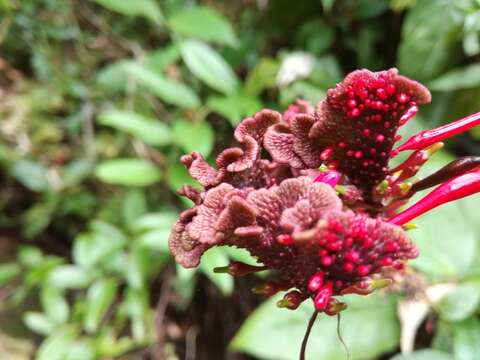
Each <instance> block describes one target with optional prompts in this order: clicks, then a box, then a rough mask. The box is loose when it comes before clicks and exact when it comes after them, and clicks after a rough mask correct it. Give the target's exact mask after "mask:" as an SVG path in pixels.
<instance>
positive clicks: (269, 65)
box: [245, 57, 280, 96]
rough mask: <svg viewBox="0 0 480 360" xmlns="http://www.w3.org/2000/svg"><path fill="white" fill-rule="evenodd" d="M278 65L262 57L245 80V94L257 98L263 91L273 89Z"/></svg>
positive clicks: (274, 61) (273, 60)
mask: <svg viewBox="0 0 480 360" xmlns="http://www.w3.org/2000/svg"><path fill="white" fill-rule="evenodd" d="M279 68H280V64H279V62H278V61H277V60H275V59H272V58H269V57H264V58H261V59H260V61H259V62H258V63H257V64H256V65H255V67H254V68H253V69H252V71H250V72H249V73H248V76H247V79H246V80H245V93H246V94H248V95H252V96H258V95H260V94H261V92H262V91H263V90H265V89H266V88H269V87H273V86H275V84H276V81H277V72H278V69H279Z"/></svg>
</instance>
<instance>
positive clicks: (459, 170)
mask: <svg viewBox="0 0 480 360" xmlns="http://www.w3.org/2000/svg"><path fill="white" fill-rule="evenodd" d="M429 101H430V93H429V92H428V90H427V89H426V88H425V87H424V86H423V85H421V84H419V83H418V82H415V81H412V80H410V79H407V78H405V77H403V76H400V75H398V72H397V70H396V69H391V70H388V71H381V72H377V73H373V72H370V71H368V70H359V71H355V72H353V73H351V74H349V75H348V76H347V77H346V78H345V80H344V81H343V82H342V83H341V84H338V85H337V86H336V88H335V89H331V90H329V91H328V95H327V98H326V99H325V100H323V101H321V102H320V103H319V104H318V105H317V107H316V110H315V111H313V110H312V108H311V107H310V106H309V105H308V104H307V103H305V102H297V103H296V104H294V105H292V106H290V107H289V109H288V110H287V111H286V112H285V113H284V114H283V116H282V115H281V114H279V113H277V112H275V111H271V110H262V111H261V112H259V113H257V114H256V115H255V116H254V117H252V118H247V119H245V120H243V121H242V122H241V123H240V124H239V125H238V127H237V128H236V130H235V133H234V138H235V140H236V142H237V144H238V147H232V148H228V149H226V150H224V151H223V152H221V153H220V155H219V156H218V157H217V159H216V168H214V167H212V166H210V165H209V164H208V163H207V162H206V161H205V160H204V159H203V158H202V156H201V155H200V154H198V153H193V154H191V155H187V156H184V157H182V159H181V160H182V162H183V163H184V164H185V166H186V167H187V168H188V170H189V172H190V174H191V175H192V177H193V178H195V179H197V180H198V182H199V183H200V184H201V185H202V186H203V189H201V190H199V189H196V188H195V187H192V186H184V187H183V188H182V189H181V190H180V193H181V194H182V195H184V196H187V197H189V198H190V199H192V201H193V202H194V203H195V206H194V207H193V208H192V209H189V210H186V211H184V212H183V213H182V214H181V216H180V219H179V220H178V222H177V223H176V224H175V226H174V228H173V231H172V235H171V237H170V242H169V243H170V249H171V252H172V253H173V255H174V256H175V260H176V261H177V262H178V263H180V264H181V265H183V266H185V267H194V266H197V265H198V263H199V261H200V258H201V256H202V254H203V252H205V251H206V250H207V249H209V248H210V247H212V246H219V245H227V246H236V247H239V248H245V249H247V250H248V251H249V252H250V253H251V254H252V255H253V256H254V257H256V259H257V260H258V262H259V263H260V264H261V265H260V266H252V265H246V264H240V263H237V262H235V263H232V264H231V265H229V266H226V267H224V268H218V269H217V270H216V271H217V272H228V273H230V274H232V275H234V276H241V275H245V274H248V273H251V272H256V271H262V270H266V269H268V270H272V278H271V280H270V281H268V282H267V283H266V284H265V285H263V286H260V287H257V288H255V289H254V290H255V291H256V292H260V293H265V294H267V295H273V294H275V293H277V292H279V291H286V290H289V289H293V290H290V291H289V292H288V293H287V294H286V295H285V296H284V298H283V300H281V301H279V303H278V306H280V307H286V308H289V309H295V308H297V307H298V306H299V304H300V303H301V302H302V301H304V300H305V299H307V298H311V299H312V300H313V303H314V306H315V308H316V309H317V310H318V311H323V312H325V313H326V314H328V315H334V314H336V313H338V312H339V311H341V310H343V309H344V308H345V305H344V304H343V303H341V302H340V301H339V300H338V299H336V297H337V296H341V295H343V294H347V293H357V294H368V293H370V292H372V291H373V290H375V289H378V288H381V287H384V286H387V285H388V284H389V283H390V282H391V281H390V280H389V279H388V277H387V278H386V276H387V275H386V274H387V273H388V272H386V271H385V270H386V269H388V270H389V272H391V271H392V269H401V268H403V264H404V262H405V261H407V260H409V259H412V258H415V257H416V256H417V255H418V251H417V249H416V247H415V246H414V245H413V244H412V242H411V241H410V240H409V239H408V237H407V235H406V233H405V231H404V229H403V228H402V225H404V224H405V223H406V222H408V221H410V220H411V219H413V218H414V217H416V216H419V215H420V214H422V213H424V212H426V211H428V210H430V209H432V208H434V207H436V206H439V205H440V204H442V203H445V202H447V201H453V200H456V199H458V198H461V197H464V196H467V195H470V194H473V193H475V192H478V191H480V169H479V168H478V167H479V164H480V159H479V158H478V157H468V158H463V159H459V160H457V161H455V162H452V163H451V164H449V165H447V166H446V167H444V168H443V169H441V170H440V171H438V172H437V173H435V174H433V175H431V176H430V177H427V178H425V179H424V180H420V181H418V182H416V183H412V182H410V181H409V179H411V178H412V177H413V176H415V175H416V174H417V172H418V170H419V168H420V167H421V166H422V165H423V164H424V163H425V162H426V161H427V160H428V159H429V157H430V156H432V155H433V153H434V152H435V151H437V150H438V149H440V148H441V146H442V144H441V143H438V141H440V140H443V139H445V138H447V137H448V136H451V135H454V134H457V133H459V132H460V131H465V130H467V129H469V128H471V127H472V126H475V125H477V124H478V121H479V118H480V115H479V114H475V115H472V116H470V117H467V118H465V119H462V120H459V121H458V122H455V123H452V124H449V125H446V126H443V127H440V128H438V129H435V130H430V131H425V132H422V133H420V134H419V135H416V136H414V137H412V138H411V139H410V140H408V141H407V142H406V143H405V144H403V145H401V146H400V147H399V148H398V149H393V146H394V144H395V142H397V141H398V140H399V136H398V135H397V130H398V128H399V127H400V126H402V125H403V124H405V123H406V122H407V121H408V120H409V119H411V118H412V117H413V116H414V115H415V113H416V112H417V111H418V106H419V105H421V104H424V103H428V102H429ZM264 150H266V151H264ZM404 150H415V152H414V153H412V155H411V156H410V157H409V158H408V159H407V160H406V161H405V162H404V163H403V164H401V165H399V166H397V167H396V168H393V169H389V167H388V162H389V160H390V158H391V157H392V156H393V155H395V154H396V153H398V151H404ZM267 152H268V155H267ZM438 184H440V185H439V186H438V187H437V188H436V189H435V190H434V191H432V193H431V194H429V195H427V196H426V197H425V198H424V199H422V200H421V201H420V202H418V203H417V204H415V205H413V206H412V207H410V208H408V209H407V210H405V211H404V212H401V213H399V214H397V215H396V213H397V209H398V208H399V207H400V206H403V205H404V204H405V203H406V202H407V201H408V199H409V198H410V197H411V196H412V195H413V194H414V193H415V192H416V191H419V190H423V189H425V188H428V187H431V186H434V185H438ZM386 219H390V220H386Z"/></svg>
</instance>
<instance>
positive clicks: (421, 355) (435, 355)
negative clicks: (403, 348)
mask: <svg viewBox="0 0 480 360" xmlns="http://www.w3.org/2000/svg"><path fill="white" fill-rule="evenodd" d="M391 360H453V356H451V355H450V354H447V353H445V352H442V351H438V350H433V349H426V350H419V351H415V352H414V353H412V354H410V355H397V356H394V357H392V359H391Z"/></svg>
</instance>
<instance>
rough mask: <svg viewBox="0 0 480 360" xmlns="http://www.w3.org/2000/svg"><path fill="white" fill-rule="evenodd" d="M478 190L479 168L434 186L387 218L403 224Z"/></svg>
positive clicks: (392, 221) (479, 188) (479, 180)
mask: <svg viewBox="0 0 480 360" xmlns="http://www.w3.org/2000/svg"><path fill="white" fill-rule="evenodd" d="M477 192H480V169H476V170H474V171H472V172H469V173H466V174H463V175H460V176H458V177H456V178H454V179H452V180H449V181H447V182H445V183H443V184H442V185H440V186H438V187H436V188H435V189H434V190H433V191H432V192H431V193H430V194H428V195H427V196H425V197H424V198H423V199H421V200H420V201H418V202H417V203H415V204H413V205H412V206H410V207H409V208H408V209H406V210H404V211H402V212H401V213H399V214H397V215H395V216H394V217H393V218H391V219H390V220H388V222H389V223H391V224H395V225H403V224H405V223H407V222H409V221H410V220H412V219H414V218H416V217H418V216H420V215H422V214H423V213H426V212H427V211H429V210H432V209H434V208H436V207H437V206H440V205H442V204H445V203H447V202H450V201H454V200H458V199H461V198H463V197H465V196H469V195H472V194H475V193H477Z"/></svg>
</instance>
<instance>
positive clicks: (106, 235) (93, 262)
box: [73, 220, 127, 269]
mask: <svg viewBox="0 0 480 360" xmlns="http://www.w3.org/2000/svg"><path fill="white" fill-rule="evenodd" d="M90 228H91V230H90V231H89V232H87V233H83V234H80V235H78V236H77V237H76V238H75V240H74V242H73V260H74V262H75V263H76V264H77V265H79V266H81V267H83V268H85V269H93V268H94V267H95V266H98V265H100V264H101V263H102V262H103V261H105V260H106V259H107V258H108V257H110V256H112V255H113V254H115V253H116V252H118V251H119V250H121V249H122V248H123V247H124V246H125V245H126V243H127V239H126V237H125V235H124V234H123V233H122V232H121V231H120V230H119V229H118V228H116V227H115V226H113V225H111V224H109V223H106V222H102V221H98V220H97V221H94V222H92V223H91V224H90Z"/></svg>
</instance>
